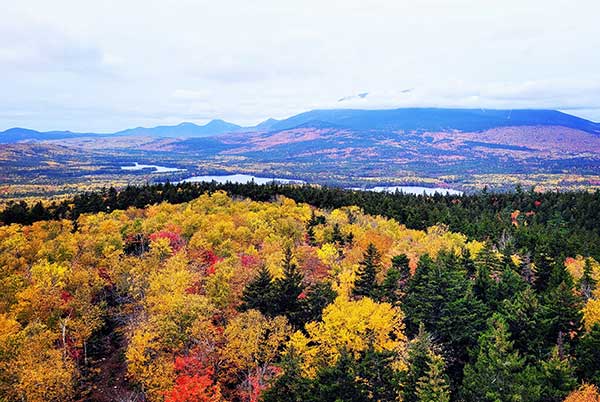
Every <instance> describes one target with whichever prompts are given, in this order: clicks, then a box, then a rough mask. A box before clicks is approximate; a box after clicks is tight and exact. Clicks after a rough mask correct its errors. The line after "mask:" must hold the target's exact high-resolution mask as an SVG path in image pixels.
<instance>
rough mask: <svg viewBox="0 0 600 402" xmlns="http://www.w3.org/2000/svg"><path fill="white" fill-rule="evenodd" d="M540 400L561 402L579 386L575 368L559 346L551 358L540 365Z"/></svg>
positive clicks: (543, 401)
mask: <svg viewBox="0 0 600 402" xmlns="http://www.w3.org/2000/svg"><path fill="white" fill-rule="evenodd" d="M540 366H541V367H540V376H539V378H540V385H541V387H540V389H541V395H540V401H542V402H561V401H563V400H564V399H565V397H566V396H567V395H568V394H569V392H571V391H572V390H574V389H575V388H576V387H577V377H576V376H575V370H574V369H573V367H572V366H571V363H570V361H569V359H568V358H566V357H562V356H561V355H560V351H559V348H558V347H555V348H554V350H553V351H552V354H551V356H550V358H549V359H548V360H546V361H542V362H541V365H540Z"/></svg>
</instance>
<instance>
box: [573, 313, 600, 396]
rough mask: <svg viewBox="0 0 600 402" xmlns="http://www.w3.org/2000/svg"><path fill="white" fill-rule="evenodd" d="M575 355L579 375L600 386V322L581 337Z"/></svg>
mask: <svg viewBox="0 0 600 402" xmlns="http://www.w3.org/2000/svg"><path fill="white" fill-rule="evenodd" d="M575 356H576V357H577V360H576V366H577V373H578V375H579V376H580V377H581V378H583V379H584V380H585V381H587V382H591V383H593V384H595V385H597V386H599V387H600V324H598V323H597V324H595V325H594V326H593V327H592V328H591V330H590V331H589V332H588V333H586V334H585V335H584V336H582V337H581V340H580V341H579V344H578V345H577V348H576V350H575Z"/></svg>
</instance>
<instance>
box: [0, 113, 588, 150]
mask: <svg viewBox="0 0 600 402" xmlns="http://www.w3.org/2000/svg"><path fill="white" fill-rule="evenodd" d="M521 126H554V127H556V126H560V127H565V128H570V129H575V130H581V131H584V132H587V133H592V134H599V135H600V123H594V122H591V121H589V120H585V119H582V118H579V117H575V116H572V115H569V114H566V113H562V112H559V111H556V110H541V109H539V110H538V109H515V110H490V109H442V108H402V109H389V110H358V109H332V110H311V111H309V112H305V113H300V114H297V115H295V116H292V117H289V118H287V119H283V120H276V119H268V120H265V121H264V122H262V123H260V124H258V125H256V126H250V127H243V126H239V125H237V124H233V123H229V122H226V121H223V120H219V119H216V120H212V121H210V122H209V123H207V124H205V125H197V124H194V123H189V122H184V123H181V124H178V125H174V126H157V127H150V128H146V127H136V128H130V129H126V130H122V131H118V132H115V133H108V134H106V133H104V134H98V133H75V132H71V131H47V132H40V131H35V130H31V129H26V128H18V127H15V128H11V129H8V130H6V131H3V132H0V143H15V142H22V141H47V140H59V139H68V138H86V137H92V138H98V137H110V136H140V137H156V138H199V137H211V136H217V135H222V134H228V133H256V132H276V131H283V130H289V129H293V128H307V127H312V128H338V129H349V130H360V131H364V130H388V131H403V132H439V131H443V132H449V131H460V132H478V131H484V130H489V129H493V128H498V127H521Z"/></svg>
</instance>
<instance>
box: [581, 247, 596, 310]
mask: <svg viewBox="0 0 600 402" xmlns="http://www.w3.org/2000/svg"><path fill="white" fill-rule="evenodd" d="M579 289H580V291H581V295H582V296H583V300H584V301H586V302H587V301H588V300H589V299H591V297H592V292H593V291H594V290H596V280H595V279H594V277H593V271H592V263H591V261H590V259H589V258H586V260H585V265H584V266H583V275H581V279H580V280H579Z"/></svg>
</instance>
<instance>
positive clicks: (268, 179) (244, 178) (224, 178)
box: [182, 174, 306, 184]
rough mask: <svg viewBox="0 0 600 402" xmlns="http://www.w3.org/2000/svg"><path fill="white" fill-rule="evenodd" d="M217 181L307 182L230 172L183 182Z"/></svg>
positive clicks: (241, 182) (195, 177) (191, 178)
mask: <svg viewBox="0 0 600 402" xmlns="http://www.w3.org/2000/svg"><path fill="white" fill-rule="evenodd" d="M211 181H215V182H217V183H226V182H230V183H239V184H244V183H250V182H251V181H254V183H256V184H269V183H272V182H274V181H275V182H277V183H282V184H303V183H306V182H305V181H302V180H294V179H281V178H278V177H258V176H252V175H248V174H230V175H218V176H194V177H189V178H187V179H183V180H182V182H185V183H198V182H211Z"/></svg>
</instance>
